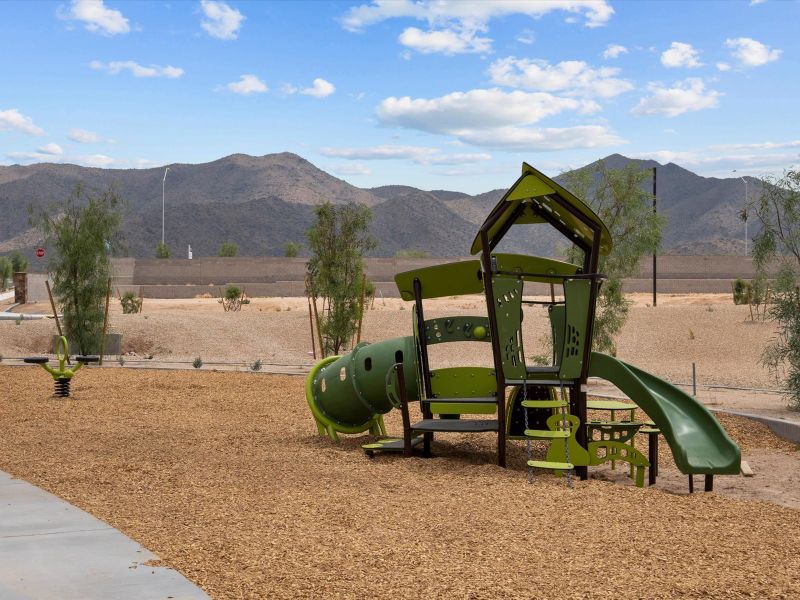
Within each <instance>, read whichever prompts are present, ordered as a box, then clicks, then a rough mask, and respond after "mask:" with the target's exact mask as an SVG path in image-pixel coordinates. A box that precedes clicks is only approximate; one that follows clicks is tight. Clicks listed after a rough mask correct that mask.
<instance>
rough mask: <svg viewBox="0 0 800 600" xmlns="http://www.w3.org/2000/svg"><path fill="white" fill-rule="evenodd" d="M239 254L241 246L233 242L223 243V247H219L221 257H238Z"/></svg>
mask: <svg viewBox="0 0 800 600" xmlns="http://www.w3.org/2000/svg"><path fill="white" fill-rule="evenodd" d="M238 253H239V246H237V245H236V244H234V243H233V242H223V243H222V245H221V246H220V247H219V252H218V255H219V256H223V257H232V256H236V255H237V254H238Z"/></svg>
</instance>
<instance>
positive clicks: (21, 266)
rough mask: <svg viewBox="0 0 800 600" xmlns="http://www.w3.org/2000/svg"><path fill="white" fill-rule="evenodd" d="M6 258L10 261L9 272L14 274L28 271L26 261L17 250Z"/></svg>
mask: <svg viewBox="0 0 800 600" xmlns="http://www.w3.org/2000/svg"><path fill="white" fill-rule="evenodd" d="M8 258H9V259H10V260H11V270H12V271H14V273H24V272H25V271H27V270H28V259H27V258H25V257H24V256H22V254H21V253H20V251H19V250H14V251H13V252H12V253H11V254H9V255H8Z"/></svg>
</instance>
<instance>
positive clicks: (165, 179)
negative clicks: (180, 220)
mask: <svg viewBox="0 0 800 600" xmlns="http://www.w3.org/2000/svg"><path fill="white" fill-rule="evenodd" d="M167 173H169V167H167V168H166V169H164V179H163V180H162V181H161V245H162V246H163V245H164V188H165V186H166V185H167Z"/></svg>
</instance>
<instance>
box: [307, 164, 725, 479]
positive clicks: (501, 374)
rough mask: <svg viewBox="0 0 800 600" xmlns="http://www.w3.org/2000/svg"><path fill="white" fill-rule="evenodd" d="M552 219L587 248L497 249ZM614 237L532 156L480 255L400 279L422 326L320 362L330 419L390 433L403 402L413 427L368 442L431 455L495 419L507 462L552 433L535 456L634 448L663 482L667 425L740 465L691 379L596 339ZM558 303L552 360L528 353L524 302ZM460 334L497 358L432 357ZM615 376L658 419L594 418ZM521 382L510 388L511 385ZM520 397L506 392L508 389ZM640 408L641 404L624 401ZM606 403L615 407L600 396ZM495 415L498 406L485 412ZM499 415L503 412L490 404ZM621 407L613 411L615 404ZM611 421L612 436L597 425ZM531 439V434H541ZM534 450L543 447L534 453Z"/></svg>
mask: <svg viewBox="0 0 800 600" xmlns="http://www.w3.org/2000/svg"><path fill="white" fill-rule="evenodd" d="M532 224H549V225H550V226H552V227H553V228H555V229H556V230H557V231H558V232H559V233H561V234H562V235H563V236H564V237H566V238H567V240H568V241H569V242H571V243H573V244H574V245H575V246H576V247H577V248H578V249H579V250H580V251H581V252H582V253H583V261H582V264H581V265H574V264H570V263H566V262H561V261H556V260H552V259H547V258H542V257H536V256H527V255H519V254H504V253H498V252H496V251H495V250H496V248H497V246H498V244H500V242H501V241H502V240H503V238H504V237H505V236H506V234H507V233H508V232H509V230H510V229H511V228H512V227H513V226H517V225H532ZM611 248H612V239H611V235H610V233H609V231H608V229H607V228H606V226H605V224H604V223H603V222H602V221H601V220H600V218H599V217H598V216H597V215H596V214H595V213H594V212H593V211H592V210H591V209H590V208H589V207H588V206H587V205H586V204H584V203H583V202H582V201H581V200H580V199H578V198H577V197H575V196H574V195H573V194H571V193H570V192H569V191H567V190H566V189H564V188H563V187H562V186H560V185H559V184H558V183H556V182H555V181H553V180H551V179H550V178H548V177H546V176H545V175H544V174H542V173H540V172H539V171H537V170H536V169H534V168H533V167H531V166H530V165H527V164H525V163H523V166H522V175H521V177H520V178H519V179H518V180H517V181H516V182H515V183H514V185H513V186H511V188H510V189H509V190H508V191H507V192H506V194H505V195H504V196H503V198H502V199H501V200H500V202H499V203H498V204H497V205H496V206H495V207H494V208H493V209H492V211H491V212H490V214H489V215H488V216H487V218H486V220H485V221H484V223H483V224H482V225H481V227H480V230H479V231H478V234H477V236H476V238H475V240H474V242H473V244H472V248H471V252H472V254H479V255H480V259H479V260H468V261H459V262H454V263H448V264H442V265H436V266H433V267H427V268H422V269H417V270H413V271H408V272H405V273H400V274H398V275H397V276H396V278H395V281H396V283H397V286H398V289H399V291H400V294H401V297H402V298H403V299H404V300H413V301H414V311H413V313H412V315H413V323H412V327H413V335H412V336H408V337H401V338H394V339H389V340H384V341H382V342H377V343H374V344H367V343H362V344H359V345H357V346H356V347H355V348H354V349H353V350H352V351H351V352H350V353H349V354H347V355H344V356H341V357H328V358H326V359H324V360H323V361H321V362H319V363H318V364H317V365H316V366H315V367H314V368H313V369H312V371H311V373H310V374H309V376H308V378H307V380H306V396H307V400H308V404H309V407H310V409H311V411H312V414H313V415H314V418H315V420H316V423H317V427H318V430H319V433H320V434H321V435H327V436H329V437H330V438H331V439H332V440H337V439H338V434H339V433H345V434H355V433H361V432H364V431H369V432H370V433H372V434H374V435H386V431H385V426H384V423H383V416H382V415H384V414H385V413H387V412H389V411H390V410H391V409H392V408H398V409H400V410H401V411H402V413H403V430H404V431H403V437H402V438H384V439H379V440H378V441H376V442H373V443H370V444H365V445H364V449H365V451H366V452H367V453H368V454H370V455H372V454H374V453H376V452H391V451H395V452H397V451H402V452H403V453H404V454H406V455H410V454H411V453H412V452H413V449H414V448H415V447H417V446H420V445H421V446H422V450H423V455H424V456H430V454H431V445H432V442H433V437H434V433H446V432H461V433H468V432H487V431H491V432H495V433H496V434H497V464H498V465H500V466H502V467H505V466H506V444H507V440H509V439H512V440H528V441H530V440H545V441H547V442H549V449H548V452H547V459H546V460H544V461H539V460H530V456H529V460H528V466H529V467H532V468H534V467H535V468H543V469H551V470H553V471H555V472H566V473H567V474H571V473H572V472H573V471H574V472H575V473H576V474H577V475H578V476H579V477H580V478H581V479H586V478H587V477H588V472H587V467H588V466H590V465H596V464H600V463H603V462H607V461H611V462H612V464H613V463H614V462H616V461H625V462H628V463H629V464H630V467H631V473H632V474H633V471H634V469H635V470H636V482H637V485H643V479H644V469H645V468H648V467H649V468H650V482H651V484H652V483H653V482H654V476H655V474H657V464H651V462H653V463H655V460H654V459H655V458H656V457H655V456H654V455H653V451H652V449H653V446H654V444H653V440H655V441H656V444H655V447H656V448H657V435H658V434H659V433H660V434H662V435H664V437H665V439H666V440H667V442H668V443H669V446H670V449H671V450H672V454H673V456H674V458H675V463H676V465H677V467H678V468H679V469H680V471H681V472H682V473H684V474H686V475H689V485H690V490H691V489H692V485H693V479H692V476H693V475H695V474H703V475H705V476H706V482H705V489H706V490H707V491H710V490H711V489H713V476H714V475H715V474H737V473H738V472H739V468H740V451H739V448H738V447H737V446H736V444H734V442H733V441H732V440H731V439H730V438H729V437H728V435H727V434H726V433H725V431H724V429H723V428H722V426H721V425H720V424H719V423H718V422H717V420H716V419H715V418H714V417H713V416H712V415H711V413H709V412H708V410H706V409H705V408H704V407H703V406H702V405H701V404H699V403H698V402H697V401H696V400H695V399H694V398H692V397H691V396H689V395H687V394H685V393H684V392H682V391H681V390H679V389H678V388H676V387H674V386H672V385H670V384H669V383H667V382H665V381H662V380H661V379H659V378H657V377H655V376H653V375H651V374H649V373H646V372H644V371H642V370H640V369H637V368H636V367H633V366H632V365H629V364H627V363H625V362H622V361H620V360H617V359H616V358H614V357H611V356H607V355H605V354H601V353H597V352H593V351H592V350H591V339H592V331H593V326H594V319H595V306H596V301H597V295H598V290H599V288H600V285H601V283H602V280H603V279H604V277H603V275H602V274H601V273H600V272H599V269H598V265H599V261H600V257H601V256H603V255H607V254H608V253H609V252H610V251H611ZM525 283H545V284H551V285H552V286H560V287H561V291H562V293H561V294H560V295H559V297H562V298H563V300H556V298H555V296H553V297H552V298H551V300H550V301H533V300H525V299H524V285H525ZM479 293H483V294H484V296H485V299H486V309H487V315H488V316H487V317H482V316H475V317H463V316H459V317H451V318H437V319H429V320H426V319H425V312H424V301H425V300H427V299H431V298H439V297H444V296H459V295H466V294H479ZM529 304H540V305H545V306H547V308H548V312H549V319H550V326H551V331H552V342H553V343H552V347H553V357H552V364H551V365H546V366H538V365H537V366H531V365H528V364H526V358H525V352H524V340H523V336H522V318H523V306H524V305H529ZM448 342H480V343H490V344H491V347H492V358H493V368H488V367H456V368H446V369H431V367H430V361H429V347H430V346H432V345H435V344H440V343H448ZM589 377H598V378H602V379H605V380H607V381H609V382H611V383H613V384H615V385H616V386H617V387H618V388H619V389H620V390H622V391H623V392H624V393H625V394H626V395H628V397H630V398H632V399H633V400H634V401H635V402H636V405H638V406H639V407H640V408H642V410H644V412H645V413H647V415H648V416H649V417H650V419H652V421H649V422H646V423H635V422H633V421H632V419H631V420H627V421H616V420H615V419H614V418H613V416H612V420H611V421H606V422H595V421H592V422H589V421H588V420H587V409H589V408H594V407H593V406H592V405H591V403H590V402H588V398H587V379H588V378H589ZM507 391H508V392H510V393H508V394H507ZM507 395H508V399H507V400H506V396H507ZM412 402H419V403H420V408H421V412H422V420H420V421H418V422H416V423H411V419H410V415H409V410H408V409H409V405H410V403H412ZM623 406H624V407H627V408H635V407H636V406H635V405H623ZM597 408H602V407H597ZM480 415H483V416H484V418H476V416H480ZM485 415H490V416H491V415H493V416H496V418H485ZM612 415H613V412H612ZM640 431H641V432H642V433H647V434H648V435H649V437H650V440H651V443H650V448H651V451H650V457H649V458H646V457H645V456H644V455H643V454H642V453H641V452H640V451H639V450H637V449H636V448H635V446H634V444H633V438H634V436H635V434H636V433H637V432H640ZM595 434H599V438H596V437H595ZM529 447H530V445H529ZM529 454H530V453H529Z"/></svg>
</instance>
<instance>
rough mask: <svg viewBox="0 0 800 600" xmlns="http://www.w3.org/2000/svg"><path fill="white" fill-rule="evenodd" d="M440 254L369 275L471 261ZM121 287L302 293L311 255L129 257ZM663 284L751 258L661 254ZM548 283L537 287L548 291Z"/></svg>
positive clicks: (645, 264)
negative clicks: (237, 288) (232, 287)
mask: <svg viewBox="0 0 800 600" xmlns="http://www.w3.org/2000/svg"><path fill="white" fill-rule="evenodd" d="M467 259H468V258H467V257H465V258H463V259H452V258H438V259H434V258H431V259H401V258H368V259H366V270H367V277H369V279H370V280H372V281H373V282H375V284H376V285H377V287H378V289H379V290H380V292H382V294H383V295H384V296H387V297H389V296H397V289H396V288H395V286H394V282H393V280H394V275H395V274H396V273H399V272H402V271H408V270H411V269H416V268H420V267H424V266H430V265H435V264H440V263H444V262H451V261H453V260H467ZM114 265H115V273H116V279H115V286H116V287H119V288H120V290H121V291H124V290H126V289H134V290H136V291H138V289H139V287H140V286H141V288H142V291H143V293H144V295H145V297H148V298H192V297H194V296H197V295H202V294H206V293H207V294H211V295H212V296H218V295H219V289H220V287H222V288H224V287H225V286H226V285H238V286H240V287H244V288H245V289H246V290H247V293H248V294H249V295H250V296H302V295H303V293H304V285H303V281H304V278H305V268H306V267H305V265H306V259H305V258H283V257H236V258H198V259H194V260H187V259H161V260H159V259H154V258H137V259H133V258H127V259H120V260H115V261H114ZM657 273H658V289H659V291H660V292H663V293H687V292H720V293H724V292H728V291H730V281H731V280H732V279H735V278H736V277H746V278H749V277H752V276H753V265H752V260H751V259H750V258H746V257H741V256H663V257H660V258H659V259H658V266H657ZM651 276H652V259H651V258H648V259H645V260H643V261H642V264H641V268H640V273H639V277H638V278H635V279H630V280H627V281H626V286H625V287H626V289H627V290H628V291H641V292H649V291H650V290H651V289H652V283H651V279H650V278H651ZM546 289H547V288H545V287H542V288H541V290H531V291H534V292H540V293H545V291H546Z"/></svg>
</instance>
